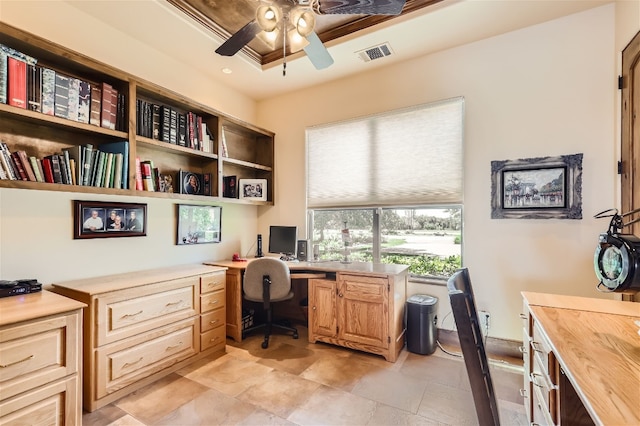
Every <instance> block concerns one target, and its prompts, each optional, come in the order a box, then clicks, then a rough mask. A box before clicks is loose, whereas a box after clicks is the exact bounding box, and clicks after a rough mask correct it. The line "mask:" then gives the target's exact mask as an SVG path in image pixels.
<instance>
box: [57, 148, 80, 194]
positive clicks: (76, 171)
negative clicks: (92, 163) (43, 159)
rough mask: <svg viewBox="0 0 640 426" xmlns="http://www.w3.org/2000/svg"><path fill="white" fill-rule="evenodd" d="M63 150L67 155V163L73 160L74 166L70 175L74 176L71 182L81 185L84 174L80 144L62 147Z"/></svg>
mask: <svg viewBox="0 0 640 426" xmlns="http://www.w3.org/2000/svg"><path fill="white" fill-rule="evenodd" d="M62 151H63V152H66V153H67V155H68V156H69V163H71V161H73V164H74V167H72V168H71V175H72V177H74V179H73V183H74V184H75V185H82V184H83V183H82V179H83V176H84V173H83V172H84V159H83V157H82V154H83V147H82V146H80V145H74V146H72V147H69V148H63V149H62Z"/></svg>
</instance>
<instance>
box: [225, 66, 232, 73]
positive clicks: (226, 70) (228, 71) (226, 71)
mask: <svg viewBox="0 0 640 426" xmlns="http://www.w3.org/2000/svg"><path fill="white" fill-rule="evenodd" d="M222 72H223V73H225V74H231V73H232V72H233V71H232V70H231V68H227V67H224V68H222Z"/></svg>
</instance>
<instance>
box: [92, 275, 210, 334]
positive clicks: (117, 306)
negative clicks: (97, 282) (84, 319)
mask: <svg viewBox="0 0 640 426" xmlns="http://www.w3.org/2000/svg"><path fill="white" fill-rule="evenodd" d="M198 285H199V278H198V277H190V278H184V279H177V280H172V281H167V282H164V283H161V284H157V285H151V286H142V287H136V288H131V289H127V290H122V291H117V292H114V293H110V294H107V295H105V296H100V297H99V298H98V300H97V304H98V309H97V319H96V323H97V324H98V325H99V326H98V327H97V331H98V336H97V342H96V344H97V346H102V345H105V344H108V343H112V342H115V341H117V340H120V339H123V338H126V337H130V336H134V335H136V334H140V333H144V332H147V331H149V330H152V329H154V328H157V327H161V326H163V325H166V324H171V323H173V322H175V321H177V320H180V319H183V318H188V317H191V316H194V315H196V314H197V299H196V297H197V286H198Z"/></svg>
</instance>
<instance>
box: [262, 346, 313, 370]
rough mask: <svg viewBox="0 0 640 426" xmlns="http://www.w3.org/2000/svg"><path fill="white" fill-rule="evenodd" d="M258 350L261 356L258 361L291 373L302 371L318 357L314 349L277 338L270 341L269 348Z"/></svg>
mask: <svg viewBox="0 0 640 426" xmlns="http://www.w3.org/2000/svg"><path fill="white" fill-rule="evenodd" d="M260 350H261V351H262V352H261V353H262V358H261V359H260V360H259V361H258V363H260V364H262V365H266V366H268V367H272V368H275V369H278V370H280V371H286V372H287V373H291V374H300V373H302V372H303V371H304V370H306V369H307V368H308V367H309V366H310V365H311V364H313V363H314V362H315V361H316V359H317V358H318V355H317V354H316V353H315V352H314V351H312V350H310V349H307V348H306V347H299V346H295V345H292V344H290V343H288V342H282V341H277V340H276V341H274V342H272V344H271V345H270V346H269V348H267V349H260Z"/></svg>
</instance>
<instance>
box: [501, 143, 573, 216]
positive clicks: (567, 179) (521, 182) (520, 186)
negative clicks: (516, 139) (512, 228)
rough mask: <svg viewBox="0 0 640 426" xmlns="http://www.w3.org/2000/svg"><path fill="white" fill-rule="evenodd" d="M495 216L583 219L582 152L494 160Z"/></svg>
mask: <svg viewBox="0 0 640 426" xmlns="http://www.w3.org/2000/svg"><path fill="white" fill-rule="evenodd" d="M491 218H492V219H582V154H572V155H562V156H557V157H539V158H525V159H520V160H506V161H492V162H491Z"/></svg>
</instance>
